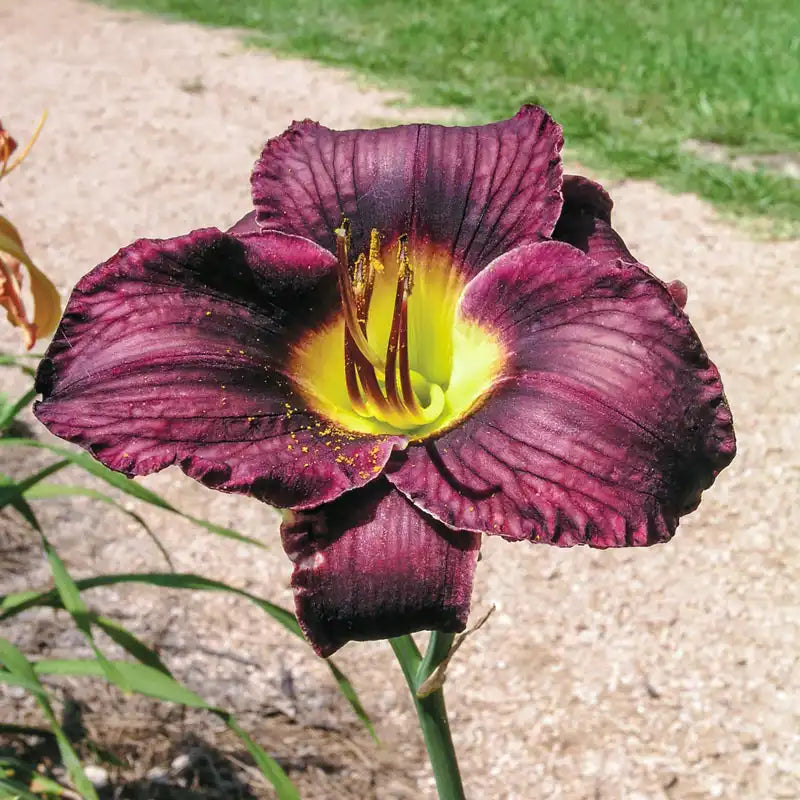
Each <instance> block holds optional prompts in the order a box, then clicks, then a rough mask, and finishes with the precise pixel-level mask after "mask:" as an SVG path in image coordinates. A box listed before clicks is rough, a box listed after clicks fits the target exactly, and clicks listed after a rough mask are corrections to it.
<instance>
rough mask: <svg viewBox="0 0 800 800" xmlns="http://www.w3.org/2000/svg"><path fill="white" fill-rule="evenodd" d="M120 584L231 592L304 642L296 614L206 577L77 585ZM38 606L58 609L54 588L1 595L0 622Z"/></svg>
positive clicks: (339, 680)
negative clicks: (143, 584)
mask: <svg viewBox="0 0 800 800" xmlns="http://www.w3.org/2000/svg"><path fill="white" fill-rule="evenodd" d="M119 583H145V584H149V585H151V586H163V587H166V588H170V589H189V590H196V591H197V590H199V591H212V592H229V593H231V594H235V595H238V596H239V597H243V598H245V599H246V600H249V601H250V602H251V603H254V604H255V605H257V606H258V607H259V608H260V609H261V610H262V611H264V612H265V613H266V614H269V616H271V617H272V618H273V619H274V620H276V621H277V622H279V623H280V624H281V625H283V627H284V628H286V630H288V631H290V632H291V633H292V634H294V635H295V636H297V637H299V638H300V639H304V637H303V632H302V631H301V630H300V626H299V625H298V624H297V619H296V618H295V616H294V614H292V613H291V612H290V611H288V610H287V609H285V608H282V607H281V606H279V605H276V604H275V603H270V602H269V601H268V600H264V599H263V598H261V597H257V596H256V595H254V594H251V593H250V592H246V591H245V590H244V589H237V588H235V587H233V586H228V584H226V583H222V582H221V581H215V580H212V579H211V578H204V577H203V576H202V575H194V574H192V573H164V572H129V573H117V574H110V575H96V576H94V577H92V578H85V579H83V580H79V581H76V585H77V586H78V588H79V589H80V591H86V590H87V589H94V588H96V587H99V586H113V585H115V584H119ZM35 606H51V607H55V608H58V607H59V599H58V593H57V592H55V591H54V590H52V589H51V590H49V591H44V592H15V593H13V594H8V595H6V596H5V597H2V596H0V622H1V621H2V620H4V619H7V618H9V617H12V616H15V615H16V614H19V613H21V612H22V611H25V610H26V609H29V608H33V607H35ZM325 663H326V664H327V665H328V669H330V671H331V674H332V675H333V678H334V680H335V681H336V684H337V685H338V687H339V690H340V691H341V692H342V694H343V695H344V697H345V699H346V700H347V702H348V703H349V704H350V706H351V708H352V709H353V711H354V712H355V714H356V716H357V717H358V718H359V719H360V720H361V721H362V722H363V723H364V725H365V726H366V727H367V730H368V731H369V732H370V735H371V736H372V737H373V738H374V739H376V741H377V737H376V734H375V731H374V728H373V726H372V723H371V721H370V719H369V715H368V714H367V712H366V710H365V709H364V706H363V705H362V704H361V701H360V700H359V699H358V695H357V693H356V690H355V688H354V687H353V685H352V683H351V682H350V680H349V679H348V678H347V676H346V675H345V674H344V673H343V672H342V671H341V670H340V669H339V667H338V666H336V663H335V662H333V661H332V660H331V659H325Z"/></svg>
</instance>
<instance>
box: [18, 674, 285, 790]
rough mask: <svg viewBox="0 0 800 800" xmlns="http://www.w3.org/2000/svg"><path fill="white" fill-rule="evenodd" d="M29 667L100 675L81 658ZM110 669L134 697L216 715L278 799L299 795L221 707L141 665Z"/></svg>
mask: <svg viewBox="0 0 800 800" xmlns="http://www.w3.org/2000/svg"><path fill="white" fill-rule="evenodd" d="M33 666H34V669H35V671H36V674H37V675H91V676H94V677H102V676H103V671H102V669H101V668H100V665H99V664H98V663H97V662H96V661H89V660H84V659H54V660H42V661H37V662H35V663H34V665H33ZM114 666H115V667H116V668H117V669H118V670H119V671H120V672H121V673H123V675H124V676H125V679H126V680H127V681H128V683H129V684H130V685H131V687H132V688H133V690H134V691H135V692H137V693H138V694H143V695H147V696H148V697H153V698H155V699H157V700H164V701H166V702H170V703H179V704H180V705H184V706H189V707H191V708H202V709H206V710H207V711H210V712H212V713H213V714H216V715H217V716H218V717H219V718H220V719H222V720H223V721H224V722H225V724H226V725H227V726H228V728H230V730H231V731H233V733H235V734H236V736H237V737H239V739H240V741H241V742H242V743H243V744H244V746H245V747H246V748H247V750H248V752H249V753H250V754H251V755H252V756H253V758H254V760H255V762H256V764H258V767H259V769H260V770H261V772H262V774H263V775H264V777H265V778H267V780H269V782H270V783H271V784H272V785H273V786H274V787H275V791H276V793H277V795H278V798H279V799H280V800H299V798H300V795H299V794H298V792H297V789H296V788H295V786H294V784H293V783H292V782H291V781H290V780H289V776H288V775H287V774H286V773H285V772H284V771H283V769H282V768H281V766H280V765H279V764H278V762H277V761H275V759H274V758H272V757H271V756H270V755H268V754H267V753H266V751H264V750H263V749H262V748H261V747H260V746H259V745H257V744H256V743H255V742H254V741H253V740H252V739H251V738H250V737H249V736H248V735H247V733H245V731H244V730H242V728H241V727H239V724H238V722H237V721H236V718H235V717H234V716H233V714H231V713H230V712H228V711H225V710H224V709H222V708H217V707H216V706H212V705H211V704H210V703H207V702H206V701H205V700H203V698H202V697H200V695H198V694H196V693H195V692H193V691H192V690H191V689H188V688H187V687H185V686H184V685H183V684H181V683H179V682H178V681H176V680H175V678H173V677H171V676H170V675H165V674H164V673H163V672H161V671H159V670H157V669H153V668H152V667H149V666H146V665H145V664H131V663H129V662H127V661H117V662H114Z"/></svg>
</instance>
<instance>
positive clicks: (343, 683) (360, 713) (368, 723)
mask: <svg viewBox="0 0 800 800" xmlns="http://www.w3.org/2000/svg"><path fill="white" fill-rule="evenodd" d="M326 663H327V664H328V668H329V669H330V671H331V672H332V673H333V679H334V680H335V681H336V683H337V685H338V686H339V691H340V692H341V693H342V694H343V695H344V698H345V700H347V702H348V703H350V707H351V708H352V709H353V711H355V713H356V716H357V717H358V718H359V719H360V720H361V723H362V724H363V725H364V727H365V728H366V729H367V730H368V731H369V735H370V736H371V737H372V738H373V739H374V740H375V741H376V742H378V734H377V733H375V728H374V727H373V725H372V720H371V719H370V718H369V714H367V710H366V709H365V708H364V706H363V705H362V704H361V700H359V699H358V695H357V694H356V690H355V688H354V687H353V684H352V683H350V681H349V679H348V677H347V675H345V674H344V672H342V671H341V670H340V669H339V667H337V666H336V664H335V663H334V662H333V661H331V660H330V659H326Z"/></svg>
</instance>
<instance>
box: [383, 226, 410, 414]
mask: <svg viewBox="0 0 800 800" xmlns="http://www.w3.org/2000/svg"><path fill="white" fill-rule="evenodd" d="M407 241H408V237H407V236H405V234H404V235H403V236H401V237H400V239H399V241H398V243H397V288H396V289H395V295H394V312H393V314H392V328H391V331H390V333H389V343H388V345H387V347H386V396H387V397H388V398H389V403H390V404H391V405H392V406H393V407H394V408H395V409H397V410H398V411H404V410H405V406H404V404H403V401H402V400H401V399H400V396H399V395H398V393H397V352H398V349H399V345H400V328H401V315H402V308H403V305H404V296H405V294H406V282H407V276H408V274H409V272H410V268H409V263H408V253H407V249H406V248H407ZM406 299H407V296H406Z"/></svg>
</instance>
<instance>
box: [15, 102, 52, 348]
mask: <svg viewBox="0 0 800 800" xmlns="http://www.w3.org/2000/svg"><path fill="white" fill-rule="evenodd" d="M44 120H45V116H44V115H43V116H42V118H41V120H40V121H39V124H38V126H37V128H36V131H35V132H34V134H33V136H32V137H31V138H30V140H29V141H28V144H27V145H25V148H24V149H23V151H22V153H21V154H20V155H18V156H17V157H16V158H15V159H14V161H11V156H12V155H13V153H14V151H15V150H16V149H17V142H16V141H15V140H14V138H13V137H12V136H11V134H10V133H9V132H8V131H7V130H6V129H5V128H4V127H3V123H2V122H0V179H2V178H4V177H5V176H6V175H8V174H9V173H10V172H11V171H12V170H14V169H16V168H17V167H18V166H19V165H20V164H21V163H22V162H23V161H24V160H25V157H26V156H27V155H28V153H30V150H31V148H32V147H33V144H34V142H35V141H36V138H37V137H38V135H39V131H40V130H41V128H42V125H43V124H44ZM21 264H24V265H25V267H26V268H27V270H28V275H29V276H30V290H31V294H32V296H33V307H34V314H33V319H30V318H29V317H28V314H27V312H26V310H25V304H24V302H23V297H22V269H21V266H20V265H21ZM0 308H3V309H5V312H6V316H7V318H8V321H9V322H10V323H11V324H12V325H14V326H15V327H18V328H21V329H22V335H23V339H24V342H25V347H26V348H27V349H28V350H30V349H31V348H32V347H33V345H34V343H35V342H36V338H37V336H38V337H41V336H49V335H50V334H51V333H52V332H53V331H54V330H55V329H56V325H57V324H58V320H59V317H60V316H61V299H60V298H59V296H58V290H57V289H56V287H55V286H54V285H53V283H52V282H51V281H50V279H49V278H48V277H47V276H46V275H45V274H44V273H43V272H42V271H41V270H40V269H39V268H38V267H37V266H36V265H35V264H34V263H33V261H32V260H31V257H30V256H29V255H28V253H27V252H26V251H25V247H24V245H23V243H22V238H21V237H20V235H19V231H17V229H16V228H15V227H14V225H12V224H11V222H10V221H9V220H8V219H6V217H4V216H2V215H0Z"/></svg>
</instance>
